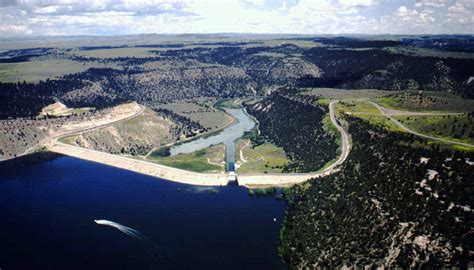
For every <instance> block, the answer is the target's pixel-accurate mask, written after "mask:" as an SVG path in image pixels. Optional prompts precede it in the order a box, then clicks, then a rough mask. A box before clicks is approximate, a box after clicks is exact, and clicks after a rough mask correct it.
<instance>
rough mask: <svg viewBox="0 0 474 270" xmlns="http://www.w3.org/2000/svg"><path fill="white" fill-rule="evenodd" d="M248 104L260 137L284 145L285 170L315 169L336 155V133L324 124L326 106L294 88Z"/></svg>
mask: <svg viewBox="0 0 474 270" xmlns="http://www.w3.org/2000/svg"><path fill="white" fill-rule="evenodd" d="M284 91H286V92H285V93H274V94H272V95H270V96H268V97H267V98H265V99H263V100H261V101H259V102H257V103H255V104H253V105H250V106H248V107H247V110H248V112H249V113H250V114H251V115H253V116H254V117H255V118H256V119H257V120H258V122H259V129H260V135H259V136H260V137H262V138H263V139H264V140H268V141H270V142H272V143H274V144H275V145H277V146H279V147H282V148H283V150H284V151H285V153H286V155H287V156H288V159H289V160H290V162H288V163H286V164H284V165H283V172H314V171H317V170H319V169H321V168H322V167H323V166H324V165H325V164H326V163H328V162H329V161H331V160H333V159H334V158H335V157H336V152H337V149H338V145H337V143H336V136H335V135H334V134H331V133H329V132H326V130H325V129H324V125H323V119H324V116H325V114H327V113H328V109H327V107H323V106H321V105H319V104H318V103H317V102H314V101H313V100H312V99H311V98H310V97H308V96H299V95H297V94H296V93H294V92H293V90H292V89H287V90H284Z"/></svg>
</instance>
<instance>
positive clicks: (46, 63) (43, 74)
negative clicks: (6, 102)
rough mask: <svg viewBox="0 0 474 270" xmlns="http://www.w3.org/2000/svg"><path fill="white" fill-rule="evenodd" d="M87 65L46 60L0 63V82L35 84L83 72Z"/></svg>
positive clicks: (61, 60) (59, 60) (69, 61)
mask: <svg viewBox="0 0 474 270" xmlns="http://www.w3.org/2000/svg"><path fill="white" fill-rule="evenodd" d="M88 68H89V66H88V65H84V64H82V63H79V62H75V61H72V60H63V59H58V60H55V59H47V60H40V61H35V60H34V61H28V62H21V63H0V82H17V81H21V82H22V81H26V82H37V81H39V80H46V79H48V78H50V79H53V78H57V77H59V76H62V75H65V74H71V73H76V72H81V71H85V70H86V69H88Z"/></svg>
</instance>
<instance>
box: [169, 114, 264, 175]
mask: <svg viewBox="0 0 474 270" xmlns="http://www.w3.org/2000/svg"><path fill="white" fill-rule="evenodd" d="M224 110H225V112H226V113H228V114H230V115H232V117H234V119H236V120H237V121H236V123H234V124H233V125H231V126H229V127H227V128H225V129H223V130H222V131H220V132H218V133H216V134H213V135H210V136H204V137H200V138H198V139H196V140H192V141H189V142H185V143H183V144H179V145H176V146H173V147H171V149H170V153H171V155H172V156H173V155H178V154H182V153H192V152H194V151H198V150H201V149H203V148H206V147H209V146H211V145H216V144H219V143H224V144H225V147H226V163H227V166H228V171H233V169H234V163H235V140H236V139H238V138H240V137H242V135H244V133H245V132H246V131H250V130H252V128H253V127H254V126H255V122H254V120H253V119H252V118H251V117H250V116H248V115H247V114H246V113H245V111H244V110H243V109H228V108H225V109H224Z"/></svg>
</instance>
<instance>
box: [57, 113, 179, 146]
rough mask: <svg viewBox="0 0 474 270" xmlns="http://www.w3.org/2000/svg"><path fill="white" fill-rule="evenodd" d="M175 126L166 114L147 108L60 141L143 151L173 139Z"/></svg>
mask: <svg viewBox="0 0 474 270" xmlns="http://www.w3.org/2000/svg"><path fill="white" fill-rule="evenodd" d="M179 127H180V125H179V124H176V123H175V122H173V121H172V120H170V119H169V118H167V117H165V116H163V115H160V114H157V113H156V112H154V111H152V110H150V109H147V110H146V111H145V113H144V114H142V115H140V116H137V117H135V118H133V119H130V120H127V121H123V122H119V123H117V124H114V125H112V126H109V127H105V128H103V129H99V130H94V131H90V132H86V133H83V134H81V135H77V136H73V137H67V138H64V139H63V141H65V142H67V143H70V144H73V145H78V146H81V147H85V148H89V149H94V150H98V151H103V152H107V153H112V154H133V155H136V154H145V153H146V152H148V151H150V150H151V149H153V148H154V147H159V146H161V145H166V144H169V143H174V142H176V141H177V140H178V139H179V136H180V134H179V131H178V130H179Z"/></svg>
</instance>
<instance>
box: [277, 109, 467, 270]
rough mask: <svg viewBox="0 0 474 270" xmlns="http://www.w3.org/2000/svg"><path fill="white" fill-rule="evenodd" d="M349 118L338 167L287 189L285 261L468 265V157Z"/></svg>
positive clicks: (316, 264)
mask: <svg viewBox="0 0 474 270" xmlns="http://www.w3.org/2000/svg"><path fill="white" fill-rule="evenodd" d="M348 121H349V123H350V128H349V133H350V134H351V136H352V140H353V149H352V150H351V153H350V155H349V157H348V159H347V161H346V162H345V163H344V164H343V165H342V170H341V171H340V172H338V173H335V174H333V175H331V176H328V177H324V178H320V179H314V180H312V181H310V182H309V183H308V184H305V185H300V186H296V187H294V188H292V189H291V191H290V192H289V194H288V201H289V204H288V208H287V216H286V219H285V221H284V228H283V230H282V234H281V245H280V249H279V251H280V255H281V256H282V258H283V260H284V261H285V262H286V263H287V264H288V265H289V266H290V268H292V269H301V268H330V269H334V268H340V267H343V266H358V267H364V266H372V267H379V266H385V267H389V268H394V267H402V268H404V269H410V268H420V267H422V268H428V269H439V268H440V267H443V266H459V267H461V269H465V268H466V267H467V266H468V265H470V266H471V267H472V252H473V247H472V243H473V241H474V235H473V234H472V225H473V224H472V208H473V203H474V201H473V197H472V194H473V192H474V186H473V184H472V179H474V170H473V165H472V162H471V163H468V162H467V161H469V160H470V161H472V160H473V155H472V154H465V153H460V152H454V153H453V152H447V151H442V150H439V149H437V148H436V147H433V149H429V148H416V147H412V146H410V145H412V143H413V142H415V140H418V139H415V138H413V137H411V136H406V135H403V134H401V133H388V132H387V131H384V130H382V129H379V128H375V127H372V126H370V125H369V124H368V123H367V122H364V121H363V120H360V119H358V118H348ZM424 143H426V142H423V141H416V144H418V145H420V144H424Z"/></svg>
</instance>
